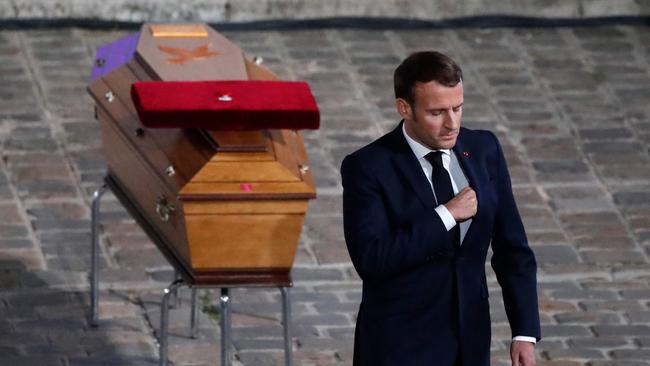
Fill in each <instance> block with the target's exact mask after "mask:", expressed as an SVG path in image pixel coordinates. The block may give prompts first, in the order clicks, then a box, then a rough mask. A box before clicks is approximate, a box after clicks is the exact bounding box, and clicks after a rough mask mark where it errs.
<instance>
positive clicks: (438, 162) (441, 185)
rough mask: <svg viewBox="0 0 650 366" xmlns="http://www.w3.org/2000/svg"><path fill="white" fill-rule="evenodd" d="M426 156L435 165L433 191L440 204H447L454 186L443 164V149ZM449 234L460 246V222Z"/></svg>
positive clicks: (452, 196) (432, 176) (432, 178)
mask: <svg viewBox="0 0 650 366" xmlns="http://www.w3.org/2000/svg"><path fill="white" fill-rule="evenodd" d="M424 158H425V159H427V160H428V161H429V162H430V163H431V166H432V167H433V172H432V174H431V183H433V191H434V192H435V194H436V198H437V199H438V204H439V205H442V204H445V203H447V202H448V201H449V200H451V199H452V198H454V187H453V186H452V185H451V178H449V173H448V172H447V169H445V167H444V166H443V165H442V151H432V152H430V153H428V154H427V155H426V156H425V157H424ZM449 234H451V237H452V238H453V243H454V244H455V246H458V245H459V244H460V229H459V227H458V224H456V226H454V227H453V228H452V229H451V230H450V231H449Z"/></svg>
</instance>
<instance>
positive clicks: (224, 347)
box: [219, 288, 231, 366]
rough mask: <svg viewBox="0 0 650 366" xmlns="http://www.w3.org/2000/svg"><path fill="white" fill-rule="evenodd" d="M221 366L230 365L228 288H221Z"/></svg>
mask: <svg viewBox="0 0 650 366" xmlns="http://www.w3.org/2000/svg"><path fill="white" fill-rule="evenodd" d="M219 305H220V306H221V366H230V344H231V342H230V296H229V295H228V289H227V288H222V289H221V296H220V297H219Z"/></svg>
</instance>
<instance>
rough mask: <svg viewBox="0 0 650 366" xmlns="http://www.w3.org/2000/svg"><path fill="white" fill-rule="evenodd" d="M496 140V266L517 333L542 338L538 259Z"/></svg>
mask: <svg viewBox="0 0 650 366" xmlns="http://www.w3.org/2000/svg"><path fill="white" fill-rule="evenodd" d="M491 137H492V138H493V139H494V142H495V144H496V153H497V157H496V161H497V164H496V165H497V179H498V181H497V184H498V197H499V203H498V208H497V212H496V216H495V221H494V228H493V236H492V251H493V255H492V260H491V264H492V268H493V269H494V272H495V273H496V276H497V280H498V282H499V285H500V286H501V289H502V293H503V301H504V305H505V309H506V314H507V316H508V321H509V323H510V329H511V331H512V334H513V336H522V335H523V336H531V337H535V338H536V339H537V340H538V341H539V340H540V338H541V331H540V324H539V309H538V305H537V262H536V260H535V255H534V253H533V251H532V249H531V248H530V247H529V246H528V240H527V239H526V232H525V230H524V225H523V223H522V221H521V217H520V216H519V211H518V210H517V205H516V203H515V198H514V195H513V193H512V184H511V181H510V175H509V173H508V168H507V166H506V161H505V158H504V156H503V151H502V149H501V145H500V144H499V141H498V139H497V138H496V136H494V134H491Z"/></svg>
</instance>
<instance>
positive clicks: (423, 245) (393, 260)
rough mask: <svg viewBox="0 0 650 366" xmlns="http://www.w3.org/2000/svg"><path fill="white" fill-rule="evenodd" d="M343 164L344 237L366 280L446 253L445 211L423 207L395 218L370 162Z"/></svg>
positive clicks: (350, 158) (352, 159) (349, 159)
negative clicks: (442, 215)
mask: <svg viewBox="0 0 650 366" xmlns="http://www.w3.org/2000/svg"><path fill="white" fill-rule="evenodd" d="M358 160H359V159H357V158H356V157H354V156H347V157H346V158H345V159H344V160H343V163H342V164H341V178H342V181H343V227H344V235H345V242H346V245H347V247H348V251H349V253H350V257H351V259H352V263H353V264H354V267H355V269H356V270H357V272H358V273H359V276H360V277H361V278H362V279H363V280H370V281H373V280H383V279H387V278H390V277H392V276H395V275H398V274H399V273H401V272H403V271H406V270H408V269H409V268H413V267H416V266H419V265H423V264H425V263H426V262H427V261H430V260H432V259H433V258H434V257H436V256H441V255H446V254H447V253H448V252H449V249H448V246H449V243H450V242H451V238H450V235H449V234H448V232H447V229H446V228H445V225H444V223H443V222H442V219H441V218H440V216H439V215H438V214H437V213H436V212H435V211H434V210H429V211H430V212H427V211H426V210H424V209H423V211H422V214H421V215H417V217H415V218H414V219H413V220H411V221H409V222H404V223H401V224H400V225H397V224H396V223H394V222H391V221H390V219H389V214H388V212H387V207H386V201H385V197H384V195H383V193H382V188H381V185H380V184H379V180H378V179H377V178H376V177H375V176H374V175H373V174H372V173H370V169H369V167H368V166H367V164H361V163H360V162H359V161H358Z"/></svg>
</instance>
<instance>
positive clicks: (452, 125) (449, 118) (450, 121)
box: [444, 110, 460, 130]
mask: <svg viewBox="0 0 650 366" xmlns="http://www.w3.org/2000/svg"><path fill="white" fill-rule="evenodd" d="M459 122H460V118H459V117H458V114H457V113H454V111H452V110H449V111H446V113H445V123H444V126H445V127H446V128H447V129H449V130H457V129H458V127H459V124H460V123H459Z"/></svg>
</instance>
